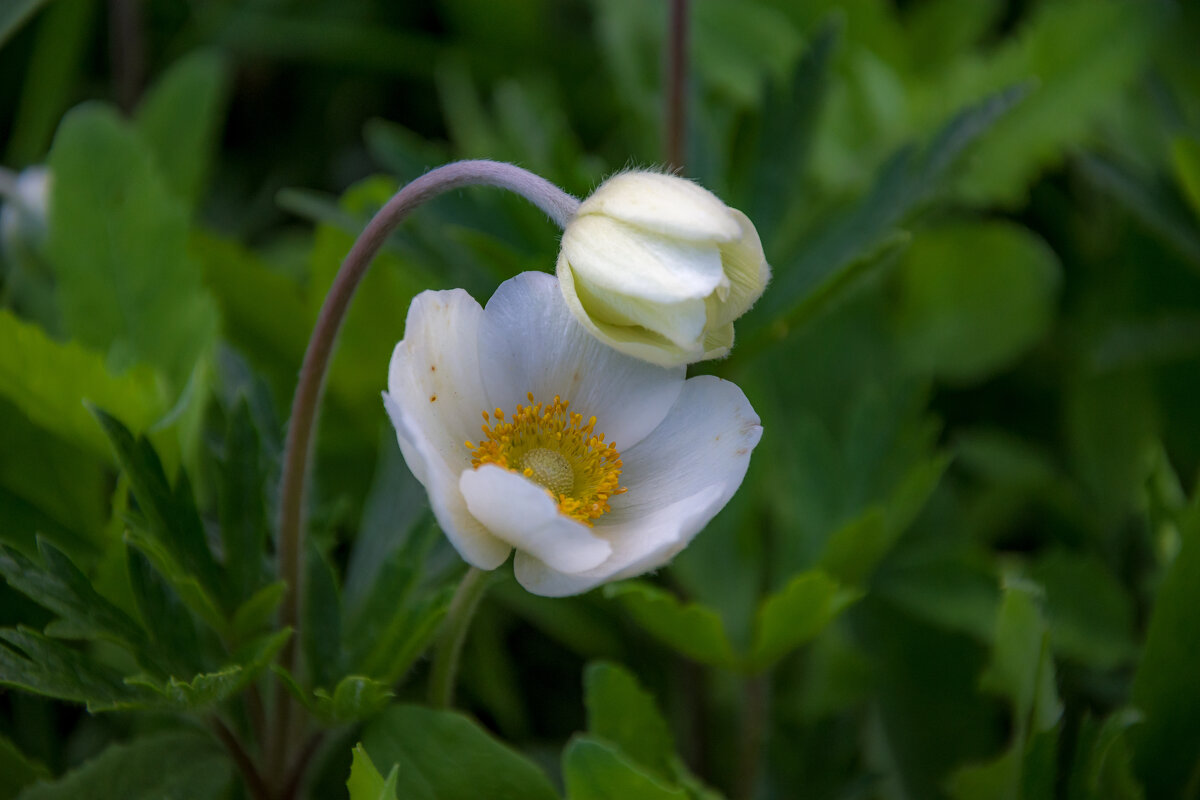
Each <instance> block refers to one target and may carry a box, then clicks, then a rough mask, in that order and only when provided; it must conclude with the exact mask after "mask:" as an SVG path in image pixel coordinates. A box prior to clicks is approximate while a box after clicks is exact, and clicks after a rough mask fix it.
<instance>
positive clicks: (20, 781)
mask: <svg viewBox="0 0 1200 800" xmlns="http://www.w3.org/2000/svg"><path fill="white" fill-rule="evenodd" d="M49 777H50V770H48V769H46V767H45V765H44V764H41V763H39V762H37V761H35V760H34V759H32V758H29V757H28V756H26V755H25V754H24V753H22V752H21V751H20V749H18V748H17V746H16V745H15V744H13V743H12V741H11V740H10V739H9V738H8V737H7V736H0V800H13V798H14V797H16V796H17V793H18V792H20V791H21V789H22V788H23V787H25V786H28V785H29V784H31V783H33V782H34V781H35V780H38V779H39V778H40V779H42V780H45V779H47V778H49Z"/></svg>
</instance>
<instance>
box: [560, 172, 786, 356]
mask: <svg viewBox="0 0 1200 800" xmlns="http://www.w3.org/2000/svg"><path fill="white" fill-rule="evenodd" d="M557 271H558V279H559V283H560V288H561V289H562V293H563V297H564V299H565V300H566V302H567V306H568V307H569V308H570V309H571V313H573V314H574V315H575V318H576V319H578V320H579V322H580V324H582V325H583V326H584V327H585V328H587V329H588V331H590V332H591V334H592V335H593V336H596V337H597V338H599V339H600V340H602V341H604V342H606V343H607V344H609V345H610V346H612V347H615V348H616V349H617V350H620V351H621V352H623V353H628V354H629V355H632V356H636V357H637V358H641V359H645V360H646V361H650V362H652V363H655V364H659V365H661V366H674V365H677V364H690V363H692V362H694V361H701V360H703V359H708V358H720V357H721V356H724V355H726V354H727V353H728V352H729V349H730V348H731V347H732V346H733V322H734V320H736V319H737V318H738V317H740V316H741V315H742V314H744V313H746V311H747V310H749V308H750V306H752V305H754V301H755V300H757V299H758V298H759V296H760V295H762V293H763V289H764V288H765V287H766V285H767V281H768V280H769V279H770V277H771V269H770V267H769V266H768V265H767V260H766V257H765V256H764V255H763V247H762V242H761V241H759V238H758V232H757V231H756V230H755V229H754V225H753V224H752V223H751V222H750V220H749V219H748V218H747V217H746V215H745V214H743V213H742V212H740V211H738V210H737V209H733V208H730V207H729V206H727V205H725V204H724V203H722V202H721V201H720V199H718V198H717V196H716V195H714V194H713V193H712V192H710V191H708V190H707V189H704V188H702V187H701V186H699V185H697V184H695V183H692V182H691V181H689V180H685V179H683V178H679V177H676V176H674V175H663V174H660V173H657V172H622V173H620V174H617V175H614V176H613V177H611V178H609V179H608V180H606V181H605V182H604V183H602V184H601V185H600V187H599V188H598V189H596V191H595V192H593V193H592V194H591V196H589V197H588V198H587V199H586V200H584V201H583V203H582V204H581V205H580V206H579V211H578V212H577V213H576V214H575V216H574V217H572V218H571V220H570V221H569V222H568V223H567V226H566V229H565V230H564V231H563V238H562V249H561V250H560V251H559V255H558V267H557Z"/></svg>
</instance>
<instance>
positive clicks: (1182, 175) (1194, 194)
mask: <svg viewBox="0 0 1200 800" xmlns="http://www.w3.org/2000/svg"><path fill="white" fill-rule="evenodd" d="M1171 164H1172V166H1174V168H1175V180H1176V182H1178V184H1179V188H1180V189H1182V190H1183V196H1184V197H1186V198H1187V201H1188V203H1190V204H1191V206H1192V211H1193V212H1195V215H1196V220H1197V221H1198V222H1200V140H1197V139H1195V138H1187V137H1185V136H1180V137H1178V138H1176V139H1175V141H1173V142H1171Z"/></svg>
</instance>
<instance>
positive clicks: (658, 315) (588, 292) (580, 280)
mask: <svg viewBox="0 0 1200 800" xmlns="http://www.w3.org/2000/svg"><path fill="white" fill-rule="evenodd" d="M575 293H576V295H577V296H578V297H579V302H580V304H581V305H582V306H583V308H584V309H586V311H587V313H588V316H590V317H592V318H593V319H595V320H596V321H597V322H605V323H608V324H609V325H618V326H621V327H640V328H645V329H646V330H648V331H650V332H651V333H655V334H658V335H659V336H662V337H663V338H665V339H667V340H668V341H670V342H672V343H674V344H676V345H679V346H680V347H684V348H689V347H694V346H695V344H696V342H697V341H699V340H700V338H701V337H702V336H703V335H704V323H705V320H706V319H707V310H706V308H705V303H704V301H703V300H683V301H681V302H678V303H652V302H648V301H646V300H641V299H639V298H636V297H630V296H628V295H623V294H615V293H612V292H605V291H604V290H603V289H600V288H598V287H595V286H592V285H591V282H590V281H588V280H587V279H586V278H584V277H583V276H582V275H576V276H575Z"/></svg>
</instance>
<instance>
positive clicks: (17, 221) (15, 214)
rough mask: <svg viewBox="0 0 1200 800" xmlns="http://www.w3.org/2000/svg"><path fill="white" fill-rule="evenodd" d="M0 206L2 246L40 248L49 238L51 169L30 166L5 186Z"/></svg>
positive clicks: (12, 250) (9, 250) (14, 249)
mask: <svg viewBox="0 0 1200 800" xmlns="http://www.w3.org/2000/svg"><path fill="white" fill-rule="evenodd" d="M6 188H7V189H8V191H5V192H4V197H3V206H0V249H3V250H4V251H6V252H7V253H9V254H10V255H13V254H15V253H16V252H17V251H18V250H27V251H35V252H36V251H38V250H40V249H41V247H42V245H43V244H44V243H45V240H46V230H47V221H46V220H47V215H48V213H49V204H50V170H48V169H47V168H46V167H43V166H37V167H29V168H28V169H25V170H23V171H22V172H21V173H20V174H19V175H17V176H16V180H14V181H13V182H12V186H11V187H6Z"/></svg>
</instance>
